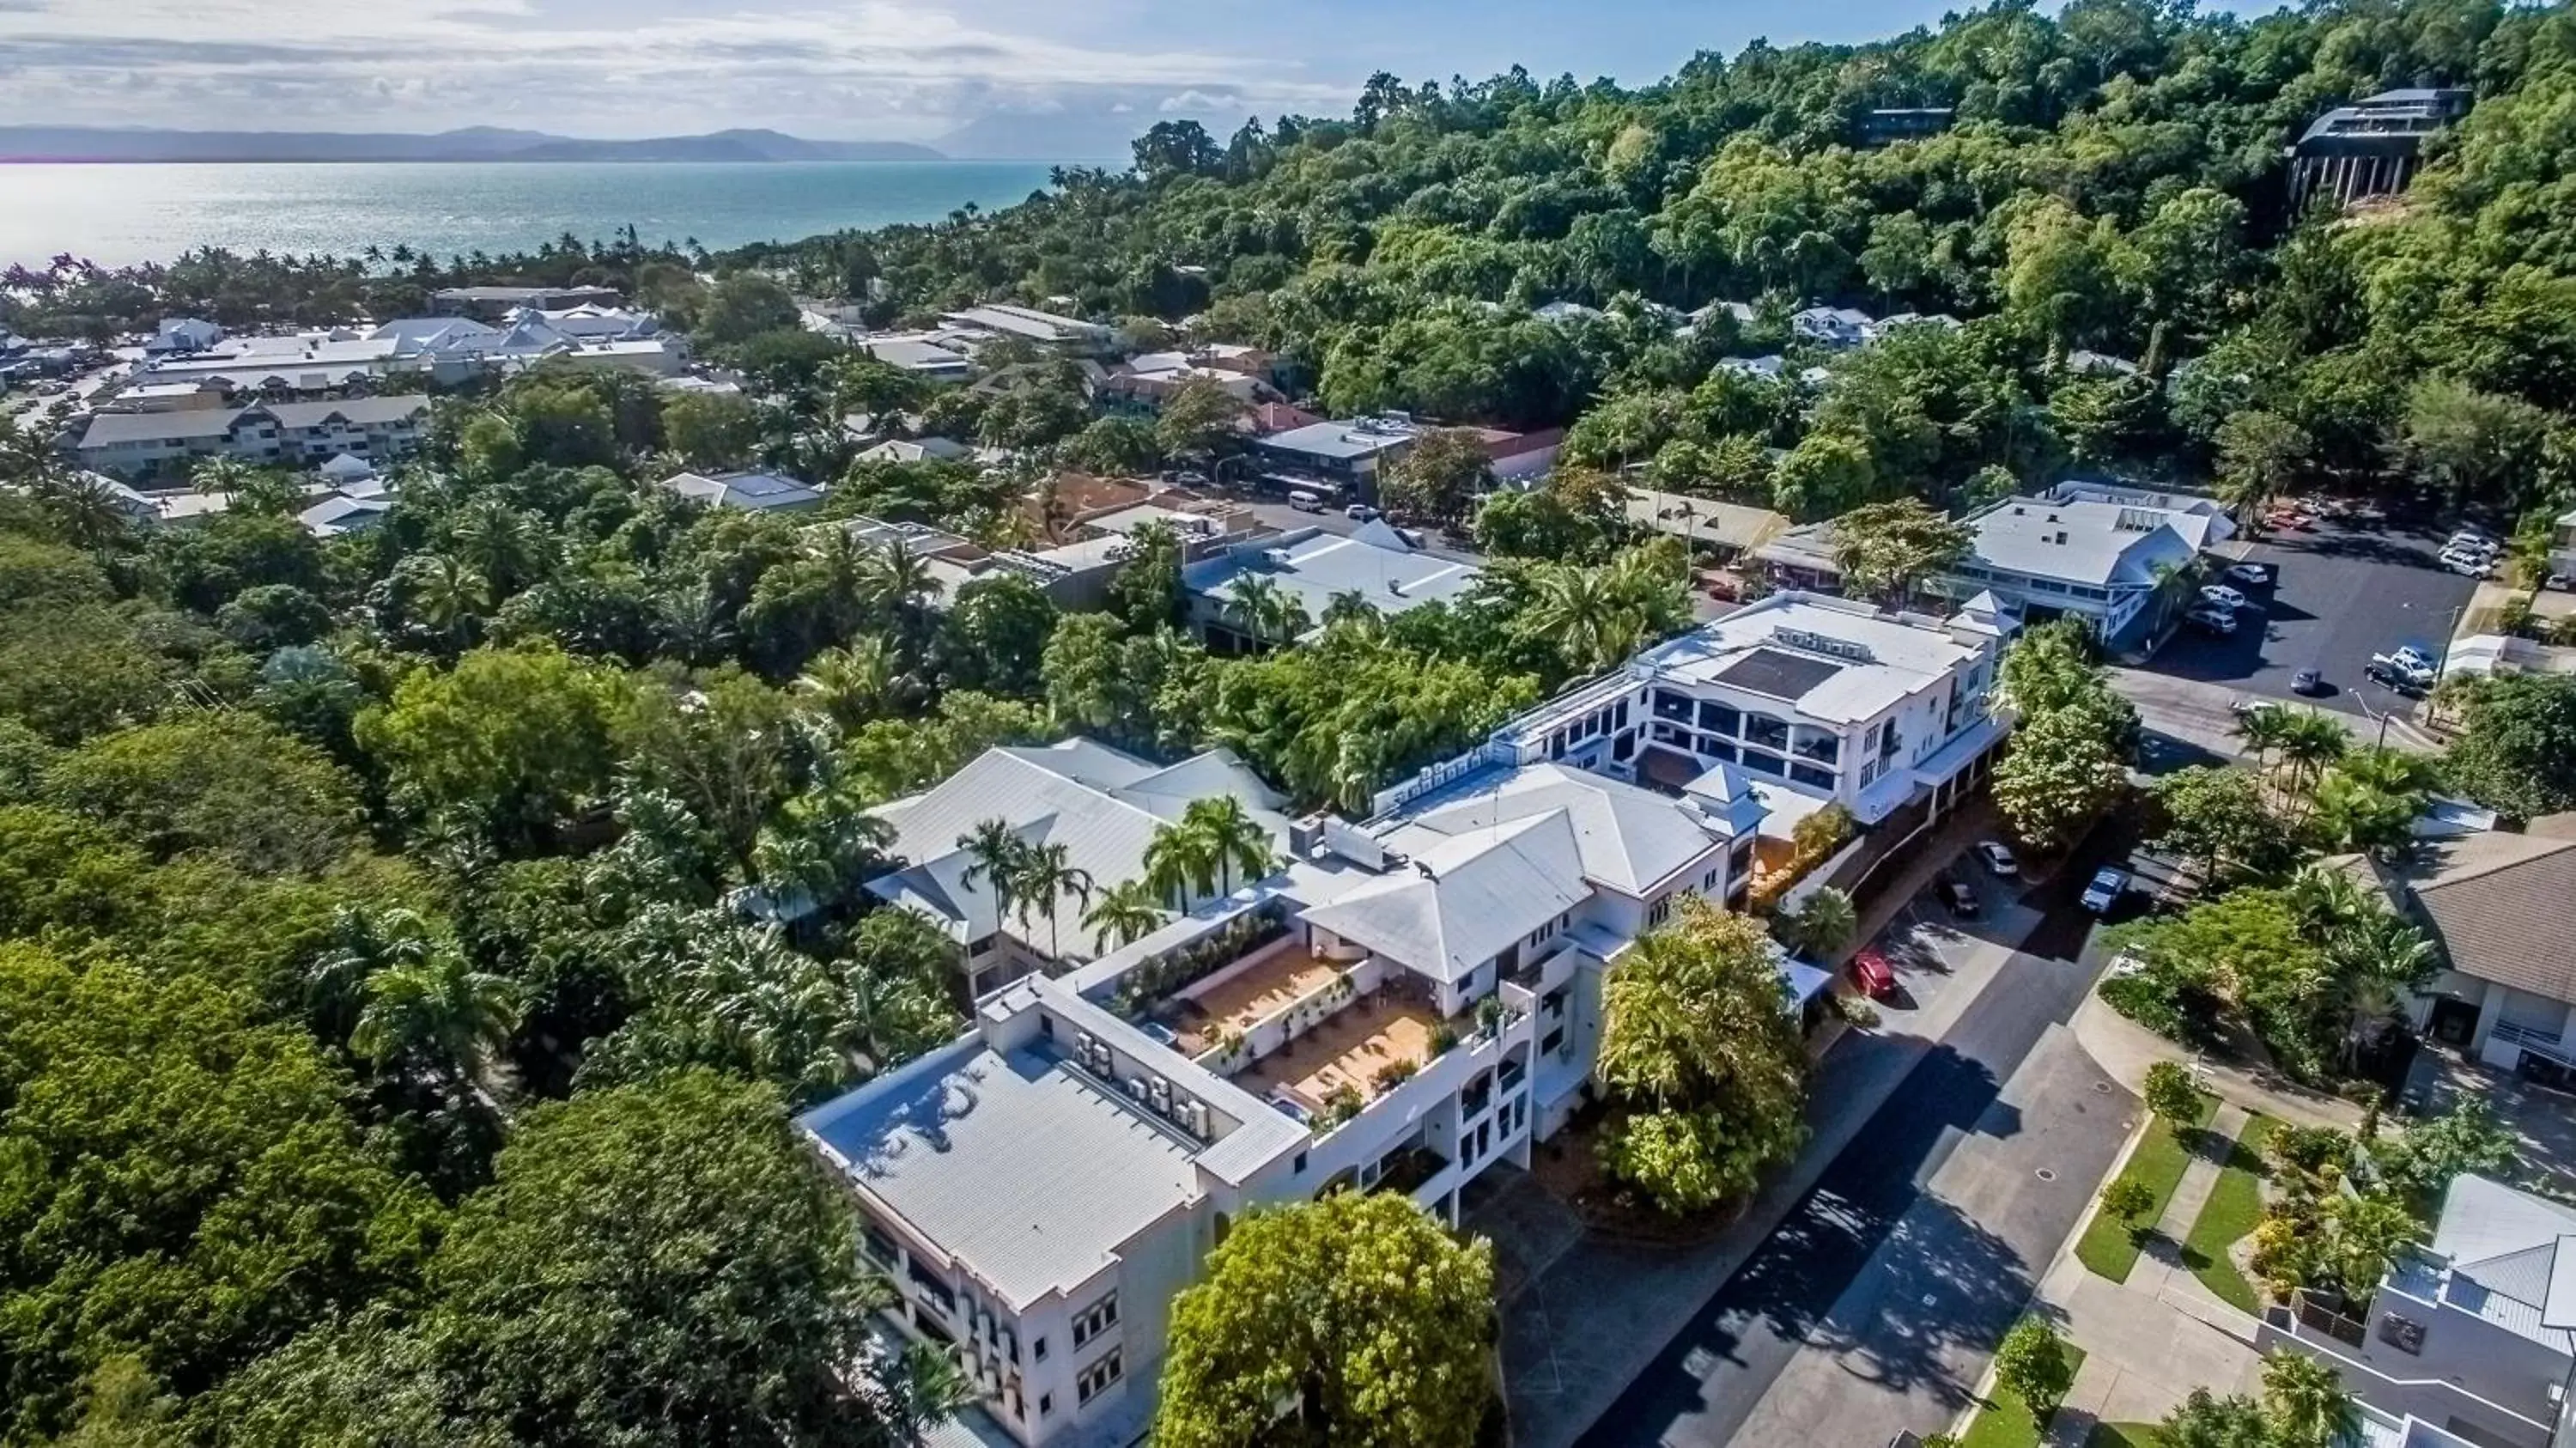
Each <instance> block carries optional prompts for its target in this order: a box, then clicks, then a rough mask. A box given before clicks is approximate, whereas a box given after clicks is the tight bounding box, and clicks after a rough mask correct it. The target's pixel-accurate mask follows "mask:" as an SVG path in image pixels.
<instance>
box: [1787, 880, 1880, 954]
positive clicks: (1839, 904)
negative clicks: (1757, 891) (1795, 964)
mask: <svg viewBox="0 0 2576 1448" xmlns="http://www.w3.org/2000/svg"><path fill="white" fill-rule="evenodd" d="M1780 926H1781V929H1782V930H1783V932H1784V933H1785V934H1786V935H1787V936H1788V938H1789V944H1790V945H1792V946H1794V947H1796V948H1797V949H1798V950H1799V951H1801V952H1803V953H1805V954H1807V955H1811V956H1827V955H1831V954H1833V953H1834V952H1835V951H1837V950H1840V949H1842V948H1843V946H1844V944H1845V943H1846V942H1848V941H1849V940H1850V939H1851V938H1852V932H1853V931H1855V930H1858V929H1859V928H1860V915H1859V912H1857V911H1856V910H1854V909H1853V908H1852V898H1851V896H1849V895H1846V894H1844V893H1843V892H1842V891H1840V890H1837V889H1834V888H1833V887H1832V886H1826V887H1825V888H1823V889H1821V890H1818V891H1817V892H1816V893H1815V894H1813V895H1810V896H1808V897H1807V903H1806V904H1804V905H1802V906H1800V907H1799V908H1798V910H1797V912H1796V913H1795V914H1791V915H1787V916H1783V917H1782V918H1781V920H1780Z"/></svg>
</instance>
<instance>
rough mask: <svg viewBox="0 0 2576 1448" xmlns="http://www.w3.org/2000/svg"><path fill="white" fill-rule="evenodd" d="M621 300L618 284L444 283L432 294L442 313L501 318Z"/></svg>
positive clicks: (432, 309) (435, 310)
mask: <svg viewBox="0 0 2576 1448" xmlns="http://www.w3.org/2000/svg"><path fill="white" fill-rule="evenodd" d="M620 300H622V298H620V297H619V296H618V295H617V291H616V289H615V288H614V287H441V288H439V289H438V290H437V291H434V292H431V293H430V294H429V310H430V312H431V314H432V315H434V316H440V317H481V318H483V319H484V320H486V321H498V320H499V319H501V318H503V317H506V316H508V315H510V314H511V313H512V312H516V311H519V310H521V309H523V308H526V307H535V308H537V309H538V310H540V311H545V310H550V309H556V308H564V307H613V306H616V305H617V304H618V302H619V301H620Z"/></svg>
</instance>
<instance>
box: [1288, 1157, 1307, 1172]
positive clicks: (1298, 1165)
mask: <svg viewBox="0 0 2576 1448" xmlns="http://www.w3.org/2000/svg"><path fill="white" fill-rule="evenodd" d="M1289 1172H1290V1174H1291V1175H1293V1176H1304V1175H1305V1174H1306V1153H1304V1152H1302V1151H1301V1152H1299V1153H1297V1160H1296V1161H1295V1162H1294V1163H1292V1164H1291V1166H1290V1168H1289Z"/></svg>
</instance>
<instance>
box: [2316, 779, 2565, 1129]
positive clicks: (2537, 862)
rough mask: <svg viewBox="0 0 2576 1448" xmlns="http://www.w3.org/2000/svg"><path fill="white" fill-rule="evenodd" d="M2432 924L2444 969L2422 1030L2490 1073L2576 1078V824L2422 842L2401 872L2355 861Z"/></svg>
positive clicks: (2426, 992) (2420, 1004)
mask: <svg viewBox="0 0 2576 1448" xmlns="http://www.w3.org/2000/svg"><path fill="white" fill-rule="evenodd" d="M2340 863H2342V864H2343V865H2344V867H2345V868H2347V869H2348V870H2351V871H2352V872H2353V873H2355V874H2356V875H2358V876H2360V877H2361V878H2363V879H2364V880H2366V881H2369V882H2371V883H2373V884H2375V885H2376V886H2378V887H2379V888H2380V889H2381V890H2383V891H2384V892H2386V894H2387V895H2388V897H2389V900H2390V901H2391V903H2392V904H2394V905H2395V906H2396V907H2397V908H2398V909H2399V910H2400V911H2402V912H2403V913H2404V914H2406V915H2407V916H2408V917H2409V918H2410V919H2412V920H2414V921H2415V923H2416V924H2418V925H2420V926H2422V927H2423V929H2424V931H2425V933H2426V934H2428V935H2430V936H2431V937H2432V939H2433V943H2434V945H2435V946H2436V947H2437V948H2438V949H2439V950H2440V951H2441V954H2442V971H2441V973H2440V974H2439V975H2437V976H2435V977H2434V978H2433V981H2432V983H2431V984H2430V985H2428V986H2426V987H2425V988H2424V989H2423V990H2422V991H2420V992H2418V993H2417V995H2416V996H2415V998H2414V1000H2413V1001H2412V1002H2411V1003H2410V1008H2409V1009H2410V1014H2411V1015H2412V1016H2413V1018H2414V1023H2415V1025H2416V1027H2417V1029H2419V1030H2422V1031H2423V1032H2425V1033H2426V1034H2428V1035H2430V1036H2432V1037H2433V1038H2434V1039H2436V1040H2440V1041H2447V1042H2450V1043H2452V1044H2454V1045H2456V1046H2459V1047H2460V1048H2462V1049H2463V1050H2465V1051H2467V1052H2469V1053H2470V1054H2472V1055H2475V1056H2476V1057H2477V1058H2478V1059H2480V1060H2482V1061H2484V1062H2486V1063H2487V1064H2488V1065H2490V1066H2496V1067H2500V1068H2503V1069H2505V1070H2518V1071H2522V1072H2525V1073H2529V1074H2533V1075H2538V1076H2541V1077H2544V1078H2547V1079H2551V1080H2557V1081H2562V1082H2576V904H2572V903H2571V902H2576V818H2571V817H2569V816H2564V815H2561V816H2553V817H2550V818H2547V819H2541V820H2535V821H2533V822H2532V823H2531V825H2530V826H2529V832H2528V833H2525V834H2503V833H2498V832H2495V831H2483V832H2477V833H2469V834H2461V835H2456V836H2453V837H2450V838H2444V839H2429V840H2425V839H2419V840H2418V841H2417V842H2416V846H2415V849H2414V850H2413V851H2412V852H2411V853H2410V854H2409V856H2408V857H2407V859H2406V861H2405V862H2404V863H2402V864H2396V865H2390V864H2383V863H2379V862H2376V861H2372V860H2367V859H2364V858H2363V857H2361V856H2357V855H2356V856H2345V857H2343V858H2342V860H2341V862H2340Z"/></svg>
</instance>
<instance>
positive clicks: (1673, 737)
mask: <svg viewBox="0 0 2576 1448" xmlns="http://www.w3.org/2000/svg"><path fill="white" fill-rule="evenodd" d="M1653 733H1654V738H1655V742H1656V743H1657V744H1688V743H1689V742H1690V736H1689V735H1687V734H1684V733H1683V732H1682V731H1680V730H1679V729H1676V728H1674V727H1673V726H1672V725H1670V724H1658V725H1656V726H1655V727H1654V730H1653Z"/></svg>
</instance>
